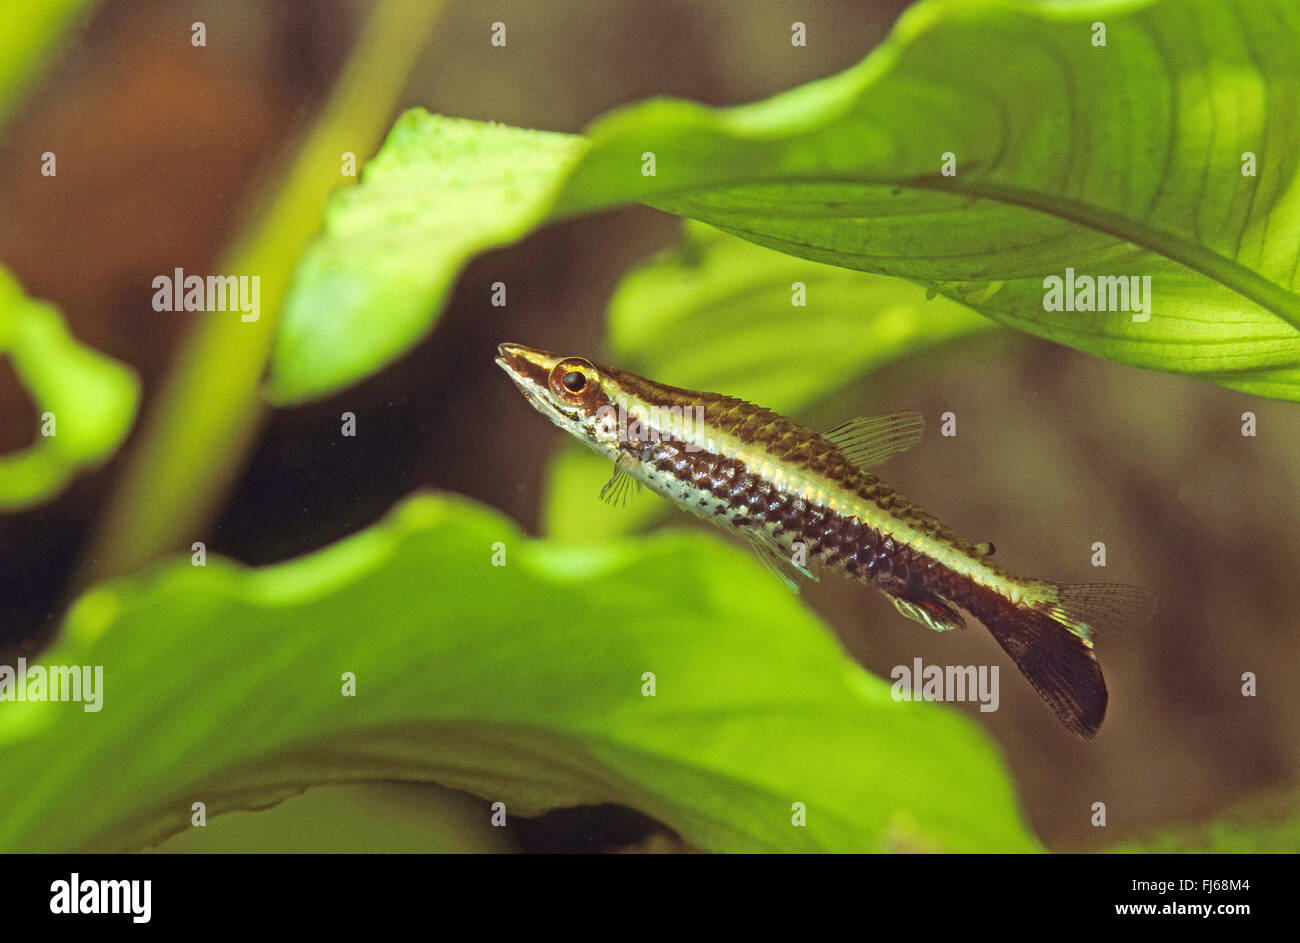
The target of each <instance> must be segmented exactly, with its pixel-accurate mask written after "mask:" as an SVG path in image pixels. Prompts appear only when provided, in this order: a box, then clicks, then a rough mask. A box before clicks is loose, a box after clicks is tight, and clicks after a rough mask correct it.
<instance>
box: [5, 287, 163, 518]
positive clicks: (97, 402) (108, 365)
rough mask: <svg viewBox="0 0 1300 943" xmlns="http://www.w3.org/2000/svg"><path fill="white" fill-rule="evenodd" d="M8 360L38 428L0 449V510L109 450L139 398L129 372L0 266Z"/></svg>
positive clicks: (41, 496)
mask: <svg viewBox="0 0 1300 943" xmlns="http://www.w3.org/2000/svg"><path fill="white" fill-rule="evenodd" d="M6 356H7V357H9V358H11V359H12V362H13V366H14V370H15V372H16V373H17V374H18V378H19V380H21V381H22V383H23V385H24V386H26V387H27V389H28V391H29V392H30V393H31V395H32V398H33V399H34V401H35V403H36V413H37V415H38V417H41V418H40V419H39V422H40V427H41V428H40V432H39V434H37V436H36V440H35V442H34V443H33V444H32V445H30V446H28V447H27V448H25V449H22V450H21V451H18V452H13V453H8V454H5V455H0V510H8V509H12V508H20V507H26V506H28V505H31V504H35V503H38V502H40V501H43V500H45V499H47V498H50V497H52V496H53V495H54V494H56V493H57V492H58V491H59V489H60V488H62V487H63V486H64V484H66V483H67V481H68V479H69V478H71V477H72V476H73V474H75V473H76V472H77V471H78V470H79V469H81V468H82V467H84V466H86V465H92V464H95V463H97V462H99V461H102V460H103V459H105V458H107V457H108V456H109V455H111V454H112V453H113V452H114V451H115V450H116V449H117V447H118V446H119V445H120V444H121V443H122V440H123V439H125V438H126V434H127V432H129V431H130V429H131V422H132V419H133V418H134V416H135V409H136V404H137V403H138V401H139V398H140V386H139V382H138V381H137V380H136V377H135V374H134V373H132V372H131V370H130V369H129V368H127V367H125V366H123V365H122V364H120V363H118V362H117V361H115V360H111V359H109V358H108V357H105V356H103V355H102V354H99V353H97V352H96V351H94V350H93V349H91V348H89V347H86V346H85V345H83V344H81V343H79V342H78V341H77V339H76V338H74V337H73V336H72V335H71V334H70V333H68V329H67V327H66V326H65V325H64V323H63V319H62V318H61V317H60V316H59V312H58V310H57V309H56V308H55V307H54V306H53V305H50V304H47V303H45V302H41V301H35V300H33V299H31V298H28V297H27V295H25V294H24V293H23V289H22V286H21V285H19V284H18V283H17V282H16V281H15V280H14V278H13V276H11V275H10V274H9V272H8V271H7V270H5V269H4V268H3V267H0V357H6Z"/></svg>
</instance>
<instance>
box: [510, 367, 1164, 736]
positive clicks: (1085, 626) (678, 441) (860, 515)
mask: <svg viewBox="0 0 1300 943" xmlns="http://www.w3.org/2000/svg"><path fill="white" fill-rule="evenodd" d="M497 354H498V356H497V358H496V363H497V365H498V366H500V367H501V368H502V369H503V370H504V371H505V372H506V374H507V375H509V377H510V379H511V380H512V381H514V384H515V386H517V387H518V388H519V391H520V392H521V393H522V394H523V395H524V398H525V399H527V401H528V402H529V403H530V404H531V405H532V406H533V407H534V408H535V409H536V410H537V411H538V412H540V413H541V414H542V415H544V416H545V417H546V418H548V419H549V420H550V421H551V422H552V423H554V424H555V425H556V426H558V427H559V428H561V429H563V430H564V431H566V432H568V433H569V434H570V435H572V436H573V437H575V438H576V439H578V440H579V441H580V442H582V443H584V444H585V445H587V446H589V447H590V448H592V449H594V450H595V451H596V452H598V453H600V454H602V455H604V456H605V457H607V458H609V459H610V460H611V461H612V463H613V472H612V475H611V477H610V479H609V481H608V482H607V483H606V484H605V486H604V487H603V488H602V489H601V493H600V497H601V498H602V499H603V500H604V501H606V502H608V503H611V504H621V503H623V502H624V501H626V499H627V496H628V494H629V493H630V491H631V488H632V485H633V484H635V485H637V486H644V487H646V488H648V489H650V490H651V491H653V492H655V493H657V494H658V495H660V496H661V497H663V498H666V499H667V500H669V501H671V502H672V503H673V504H676V505H677V506H678V507H680V508H683V509H685V510H687V511H690V512H691V513H693V514H695V515H697V516H699V517H702V518H705V519H707V520H710V521H712V522H714V523H715V524H718V525H719V526H721V527H722V528H724V529H725V530H727V531H730V532H731V533H733V534H736V535H738V536H740V537H741V538H743V539H745V540H746V541H748V542H749V544H750V545H751V546H752V547H753V549H754V550H755V552H756V553H757V554H758V556H759V558H760V559H761V560H762V561H763V562H764V563H765V564H766V565H767V566H768V567H769V568H770V569H771V570H772V571H773V572H774V573H775V574H776V575H777V576H778V577H780V578H781V580H782V581H783V582H784V583H785V584H786V585H787V586H788V587H790V588H791V589H794V590H795V591H797V590H798V586H799V583H800V581H801V580H814V581H815V580H817V579H818V576H817V574H816V573H815V572H813V570H812V569H810V566H809V564H814V563H815V564H816V565H817V566H818V568H819V569H821V570H823V571H826V570H829V571H833V572H839V573H840V574H843V575H844V576H847V577H848V578H850V579H853V580H856V581H858V582H862V583H866V584H869V585H871V586H873V587H874V588H875V589H877V590H879V591H880V592H881V593H883V594H884V595H885V596H886V597H887V598H888V599H889V600H890V602H892V603H893V605H894V607H895V608H896V609H897V610H898V612H899V613H900V614H902V615H903V616H905V617H907V618H909V619H912V620H914V621H916V622H919V623H920V624H922V625H924V626H926V627H927V628H930V629H933V630H936V631H940V632H947V631H951V630H954V629H960V628H964V627H965V619H964V617H963V615H962V611H965V612H966V613H969V614H970V615H971V616H973V617H974V618H975V619H977V620H978V621H979V622H981V623H982V624H983V625H984V626H985V627H986V628H987V629H988V630H989V632H990V633H991V634H992V636H993V638H994V639H995V640H996V641H997V643H998V644H999V645H1000V646H1001V647H1002V649H1003V651H1005V652H1006V654H1007V655H1008V656H1009V657H1010V658H1011V660H1012V661H1013V662H1014V663H1015V664H1016V666H1017V667H1018V668H1019V670H1020V672H1021V674H1023V675H1024V677H1025V679H1026V680H1027V681H1028V682H1029V684H1030V685H1031V686H1032V687H1033V688H1034V690H1035V691H1037V692H1038V695H1039V696H1040V697H1041V698H1042V699H1043V701H1045V702H1046V703H1047V705H1048V707H1050V708H1051V709H1052V711H1053V712H1054V713H1055V715H1056V716H1057V718H1058V719H1059V720H1060V721H1061V723H1062V724H1064V725H1065V727H1066V728H1067V729H1068V730H1070V731H1071V732H1072V733H1074V734H1076V735H1078V736H1080V737H1083V738H1085V739H1091V738H1093V737H1094V736H1095V735H1096V734H1097V732H1098V730H1099V729H1100V727H1101V724H1102V721H1103V720H1104V719H1105V716H1106V708H1107V703H1108V701H1109V695H1108V692H1107V689H1106V681H1105V678H1104V676H1103V674H1102V670H1101V666H1100V664H1099V663H1098V661H1097V656H1096V653H1095V651H1094V638H1095V636H1096V634H1097V633H1098V631H1099V630H1101V629H1110V628H1116V627H1118V628H1131V627H1136V626H1140V625H1142V624H1144V623H1146V622H1148V621H1149V620H1150V619H1151V617H1152V616H1153V615H1154V612H1155V599H1154V597H1153V596H1152V595H1151V594H1150V593H1148V592H1146V591H1145V590H1143V589H1140V588H1139V587H1136V586H1129V585H1125V584H1120V583H1076V584H1070V583H1053V582H1048V581H1046V580H1040V579H1031V578H1027V577H1022V576H1018V575H1015V574H1013V573H1010V572H1008V571H1007V570H1005V569H1003V568H1002V567H1000V566H998V565H997V564H995V563H994V562H993V559H992V557H993V555H994V546H993V544H992V543H990V542H987V541H986V542H982V543H970V542H968V541H967V540H965V539H963V538H962V537H960V536H958V535H957V534H956V533H954V532H953V531H952V530H951V529H949V528H948V527H947V526H945V525H944V524H942V523H940V521H939V520H938V519H937V518H935V517H934V516H932V515H931V514H929V513H928V512H927V511H925V510H923V509H922V508H921V507H919V506H918V505H916V504H915V503H913V502H912V501H910V500H909V499H908V498H906V497H904V496H903V495H902V494H901V493H900V492H898V491H896V490H894V489H893V488H891V487H890V486H889V485H887V484H885V483H884V482H883V481H881V480H880V479H879V478H878V477H877V476H876V475H875V474H874V472H873V471H871V469H873V468H875V467H876V466H878V465H880V464H881V463H883V462H884V461H885V460H886V459H888V458H890V457H891V456H894V455H897V454H899V453H901V452H904V451H906V450H908V449H910V448H912V447H913V446H915V445H917V444H918V443H919V442H920V441H921V439H922V438H923V434H924V428H925V420H924V418H923V417H922V415H921V414H920V413H918V412H916V411H915V410H905V411H902V412H896V413H891V414H888V415H884V416H875V417H859V418H856V419H851V420H849V421H848V422H845V423H842V424H841V425H839V426H836V427H835V428H833V429H830V430H827V431H826V432H821V433H818V432H814V431H813V430H811V429H809V428H807V427H806V426H803V425H801V424H800V423H798V422H796V421H795V420H793V419H790V418H788V417H785V416H782V415H779V414H777V413H775V412H773V411H772V410H770V409H766V408H763V407H760V406H756V405H754V404H752V403H750V402H747V401H746V400H742V399H738V398H736V397H732V396H725V395H722V394H718V393H706V392H699V391H695V390H687V389H682V388H680V387H674V386H668V385H665V384H662V383H657V382H654V381H652V380H648V379H646V378H644V377H641V376H638V375H636V374H634V373H629V372H627V371H624V370H619V369H616V368H614V367H610V366H607V365H605V364H602V363H598V362H595V361H592V360H588V359H585V358H583V357H578V356H572V355H561V354H556V353H551V352H549V351H545V350H539V349H536V348H532V347H526V346H523V345H521V344H509V343H507V344H501V345H499V347H498V348H497Z"/></svg>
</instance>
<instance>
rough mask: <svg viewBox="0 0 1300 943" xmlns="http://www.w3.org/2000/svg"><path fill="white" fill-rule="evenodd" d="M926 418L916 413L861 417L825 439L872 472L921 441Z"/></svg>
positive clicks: (831, 431) (909, 411) (825, 434)
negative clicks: (873, 467)
mask: <svg viewBox="0 0 1300 943" xmlns="http://www.w3.org/2000/svg"><path fill="white" fill-rule="evenodd" d="M924 432H925V417H924V416H922V415H921V414H920V413H918V412H917V411H916V410H914V409H908V410H904V411H903V412H900V413H889V414H887V415H884V416H859V417H858V418H856V419H850V420H849V421H848V422H845V423H841V424H840V425H838V426H836V427H835V428H834V429H832V430H830V431H829V432H823V433H822V438H823V439H826V440H827V441H829V442H830V443H831V444H833V445H834V446H835V447H836V448H838V449H839V450H840V451H841V452H842V453H843V454H844V457H845V458H847V459H848V460H849V461H850V462H852V463H853V464H854V465H857V466H858V467H859V468H871V467H872V466H873V465H879V464H880V463H881V462H883V461H884V460H885V459H887V458H889V457H890V456H891V455H897V454H898V453H899V452H906V451H907V450H908V449H910V448H911V447H912V446H914V445H916V443H918V442H920V441H921V436H922V434H924Z"/></svg>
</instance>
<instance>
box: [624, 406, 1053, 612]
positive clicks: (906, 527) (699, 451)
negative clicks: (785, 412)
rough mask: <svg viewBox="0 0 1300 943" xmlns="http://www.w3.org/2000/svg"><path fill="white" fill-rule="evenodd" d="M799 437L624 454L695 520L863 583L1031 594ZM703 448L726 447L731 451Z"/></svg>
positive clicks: (822, 447)
mask: <svg viewBox="0 0 1300 943" xmlns="http://www.w3.org/2000/svg"><path fill="white" fill-rule="evenodd" d="M745 405H747V404H745ZM751 408H753V407H751ZM791 425H793V424H791ZM796 428H797V427H796ZM799 431H800V432H802V435H803V440H804V441H802V442H801V441H799V438H798V436H796V435H792V434H790V431H789V430H782V433H783V434H781V435H780V436H779V437H777V438H776V439H775V440H774V441H773V442H768V441H766V440H765V438H764V436H763V435H762V432H761V431H759V430H756V432H755V434H754V435H753V436H751V438H750V441H748V442H737V441H736V439H737V438H738V437H737V436H735V435H734V433H729V432H728V431H727V430H726V429H711V430H709V432H711V433H712V434H708V433H707V432H706V434H704V435H701V436H700V438H699V439H698V440H696V442H695V443H692V444H691V445H690V446H689V447H688V444H687V443H686V442H683V441H680V440H671V439H661V440H660V441H658V442H653V441H652V442H646V443H641V444H639V445H636V446H633V447H630V448H629V450H630V451H632V452H633V454H634V455H635V458H636V459H637V463H636V465H635V466H634V467H633V469H632V474H633V475H634V476H635V477H637V478H638V479H639V480H640V481H642V482H643V483H644V484H646V485H647V486H648V487H650V488H651V489H652V490H654V491H655V492H657V493H658V494H660V495H661V496H663V497H665V498H667V499H668V500H670V501H672V502H674V503H675V504H677V505H679V506H680V507H682V508H684V509H686V510H689V511H691V512H692V513H694V514H696V515H698V516H700V517H704V518H707V519H712V520H715V521H716V522H718V523H725V524H726V525H728V526H729V527H731V528H732V529H734V530H736V531H738V532H741V533H744V534H746V535H748V536H760V537H763V538H766V539H769V540H771V541H772V542H774V543H775V544H777V545H778V546H780V547H781V548H782V549H783V550H785V551H786V552H787V553H792V552H793V550H794V545H795V544H796V543H802V544H803V545H804V547H805V548H806V550H807V553H808V557H809V559H816V560H818V561H820V562H821V563H822V564H823V565H825V566H828V567H833V568H836V569H839V570H841V571H843V572H844V573H846V574H848V575H849V576H851V577H853V578H855V579H858V580H861V581H864V582H871V583H876V584H878V585H881V586H882V587H885V588H888V587H890V586H896V585H917V584H919V585H921V586H924V587H925V588H926V589H928V590H931V591H935V592H940V593H942V594H943V595H946V596H948V598H950V599H953V601H954V602H957V603H958V604H959V605H961V604H962V602H961V600H962V599H963V598H965V597H967V596H968V595H969V594H968V592H967V589H968V587H967V585H966V584H968V583H974V584H976V585H977V586H979V587H984V588H988V589H990V590H993V591H995V592H996V593H998V594H1000V595H1004V596H1007V597H1008V598H1009V599H1011V600H1012V601H1013V602H1015V601H1019V598H1020V596H1021V595H1022V594H1023V593H1024V592H1025V590H1026V589H1027V588H1029V587H1027V585H1026V584H1027V581H1023V580H1019V579H1016V578H1014V577H1011V576H1009V575H1008V574H1006V573H1005V571H1002V570H1001V569H1000V568H998V567H996V566H994V565H992V564H991V563H989V562H988V561H987V560H986V559H984V557H983V556H982V555H981V554H979V552H978V551H977V550H976V549H975V548H974V547H973V546H972V545H971V544H969V543H967V542H966V541H964V540H962V539H961V538H960V537H957V536H956V535H955V534H953V533H952V532H951V531H949V530H948V529H947V528H945V527H944V526H943V525H942V524H940V523H939V522H938V521H937V520H935V519H934V518H933V517H931V516H930V515H928V514H926V512H925V511H923V510H921V509H920V508H918V507H917V506H916V505H914V504H912V503H911V502H910V501H908V500H907V499H906V498H904V497H903V496H902V495H900V494H898V492H896V491H894V490H892V489H891V488H889V487H888V486H887V485H885V484H883V483H882V482H881V481H880V480H879V479H877V478H876V477H875V476H874V475H871V474H869V473H867V472H863V471H861V470H859V469H857V468H856V467H855V466H853V465H851V464H850V463H848V462H847V461H844V460H843V459H842V458H841V457H839V456H838V454H837V453H838V450H837V449H836V448H835V446H834V445H833V444H831V443H829V442H826V441H825V440H820V441H813V440H814V439H815V438H816V439H820V437H815V436H813V435H812V434H809V433H807V432H803V431H802V430H799ZM660 434H662V433H660ZM729 439H730V440H731V441H728V440H729ZM708 446H712V448H713V449H719V448H721V447H726V446H730V447H731V448H733V449H734V454H725V453H723V452H721V451H713V450H710V449H709V448H707V447H708ZM837 458H839V459H840V460H839V461H837V460H836V459H837Z"/></svg>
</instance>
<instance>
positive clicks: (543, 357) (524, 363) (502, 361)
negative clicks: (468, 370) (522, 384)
mask: <svg viewBox="0 0 1300 943" xmlns="http://www.w3.org/2000/svg"><path fill="white" fill-rule="evenodd" d="M497 353H498V354H499V355H500V356H498V357H497V359H496V363H497V366H498V367H500V368H501V369H502V370H504V371H505V372H506V373H508V374H510V375H511V376H512V377H514V378H515V379H516V380H525V379H526V380H531V381H532V382H533V383H536V384H538V385H539V386H545V385H546V378H547V377H549V376H550V375H551V368H552V367H554V366H555V365H556V364H557V363H559V362H560V361H561V360H562V359H563V358H562V357H560V356H559V355H558V354H553V353H551V352H550V351H546V350H538V349H537V348H535V347H525V346H524V345H523V344H499V345H497Z"/></svg>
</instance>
